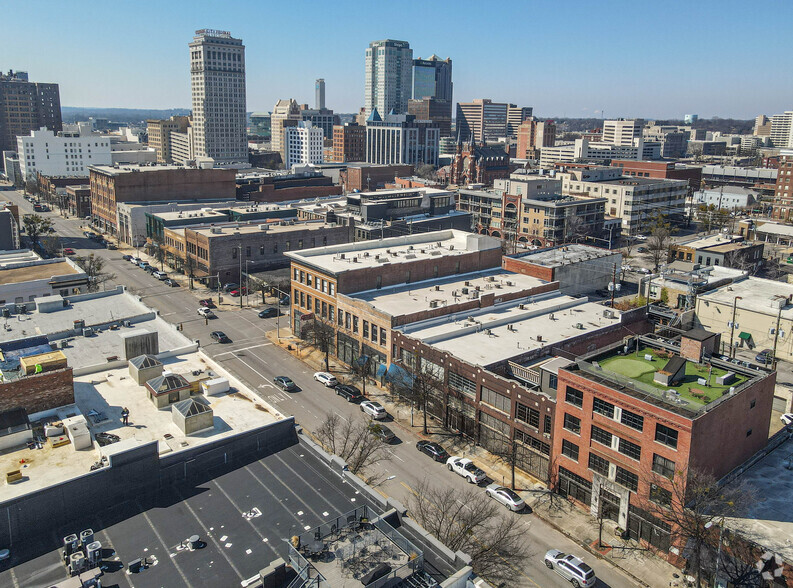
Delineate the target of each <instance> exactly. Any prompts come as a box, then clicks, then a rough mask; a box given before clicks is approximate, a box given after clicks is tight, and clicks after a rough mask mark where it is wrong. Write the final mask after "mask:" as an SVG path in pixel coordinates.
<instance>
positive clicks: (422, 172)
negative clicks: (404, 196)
mask: <svg viewBox="0 0 793 588" xmlns="http://www.w3.org/2000/svg"><path fill="white" fill-rule="evenodd" d="M416 175H417V176H418V177H420V178H424V179H425V180H435V179H437V178H438V174H437V172H436V171H435V166H433V165H430V164H428V163H425V164H424V165H420V166H418V167H417V168H416Z"/></svg>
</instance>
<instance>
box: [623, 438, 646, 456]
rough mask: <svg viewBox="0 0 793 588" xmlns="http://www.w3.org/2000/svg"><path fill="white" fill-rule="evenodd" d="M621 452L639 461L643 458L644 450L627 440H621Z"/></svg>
mask: <svg viewBox="0 0 793 588" xmlns="http://www.w3.org/2000/svg"><path fill="white" fill-rule="evenodd" d="M619 452H620V453H622V454H623V455H627V456H628V457H630V458H631V459H635V460H636V461H639V460H640V459H641V457H642V448H641V447H639V446H638V445H636V443H631V442H630V441H628V440H626V439H622V438H621V439H620V445H619Z"/></svg>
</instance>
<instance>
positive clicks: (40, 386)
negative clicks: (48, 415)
mask: <svg viewBox="0 0 793 588" xmlns="http://www.w3.org/2000/svg"><path fill="white" fill-rule="evenodd" d="M67 404H74V381H73V376H72V368H70V367H64V368H60V369H55V370H51V371H44V372H41V373H38V374H30V375H28V376H24V377H21V378H19V379H17V380H12V381H5V382H3V383H0V412H5V411H6V410H12V409H14V408H19V407H22V408H24V409H25V412H27V413H28V414H34V413H37V412H42V411H45V410H52V409H53V408H58V407H59V406H64V405H67Z"/></svg>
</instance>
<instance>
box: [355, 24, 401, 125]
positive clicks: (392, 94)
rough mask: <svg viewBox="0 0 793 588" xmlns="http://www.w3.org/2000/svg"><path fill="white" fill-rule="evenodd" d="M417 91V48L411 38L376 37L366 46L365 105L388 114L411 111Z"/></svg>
mask: <svg viewBox="0 0 793 588" xmlns="http://www.w3.org/2000/svg"><path fill="white" fill-rule="evenodd" d="M412 91H413V50H412V49H411V48H410V44H409V43H408V42H407V41H394V40H392V39H386V40H384V41H372V42H371V43H369V47H368V48H367V49H366V89H365V96H364V107H365V109H366V116H367V117H368V116H369V115H370V114H371V112H372V110H373V109H375V108H377V110H378V112H380V114H382V115H386V114H388V113H389V112H391V111H392V110H393V111H394V112H395V113H396V114H405V113H406V112H407V111H408V100H409V99H410V97H411V94H412Z"/></svg>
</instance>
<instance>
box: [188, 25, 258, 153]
mask: <svg viewBox="0 0 793 588" xmlns="http://www.w3.org/2000/svg"><path fill="white" fill-rule="evenodd" d="M190 81H191V85H192V95H193V120H192V134H193V150H194V153H195V156H196V157H211V158H212V159H214V160H215V161H216V162H217V163H220V164H228V163H235V162H245V163H247V161H248V137H247V133H246V123H247V115H246V112H245V46H244V45H243V44H242V40H241V39H235V38H234V37H232V36H231V33H229V32H228V31H217V30H214V29H201V30H199V31H196V34H195V37H193V42H192V43H190Z"/></svg>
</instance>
